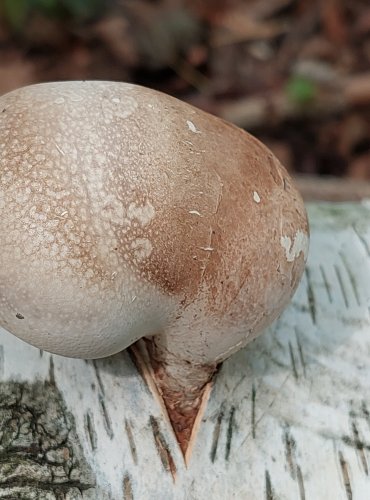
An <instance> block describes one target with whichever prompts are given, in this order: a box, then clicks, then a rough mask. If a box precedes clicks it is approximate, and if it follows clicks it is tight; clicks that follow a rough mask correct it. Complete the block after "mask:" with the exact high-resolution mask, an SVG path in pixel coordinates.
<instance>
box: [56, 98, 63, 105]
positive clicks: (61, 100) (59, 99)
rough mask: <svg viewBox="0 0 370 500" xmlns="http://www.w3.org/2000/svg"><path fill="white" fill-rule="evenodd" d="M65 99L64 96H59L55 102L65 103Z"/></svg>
mask: <svg viewBox="0 0 370 500" xmlns="http://www.w3.org/2000/svg"><path fill="white" fill-rule="evenodd" d="M64 100H65V99H64V97H57V98H56V99H55V101H54V102H55V104H63V103H64Z"/></svg>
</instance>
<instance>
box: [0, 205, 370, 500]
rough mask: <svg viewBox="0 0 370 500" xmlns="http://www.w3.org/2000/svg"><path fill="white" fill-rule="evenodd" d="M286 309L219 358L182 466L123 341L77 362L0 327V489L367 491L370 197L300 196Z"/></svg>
mask: <svg viewBox="0 0 370 500" xmlns="http://www.w3.org/2000/svg"><path fill="white" fill-rule="evenodd" d="M309 215H310V221H311V231H312V238H311V241H312V243H311V249H310V256H309V261H308V265H307V269H306V273H305V277H304V279H303V281H302V283H301V286H300V288H299V289H298V291H297V293H296V295H295V297H294V298H293V301H292V303H291V305H290V307H289V308H288V310H287V311H286V312H285V313H284V314H283V315H282V316H281V318H280V319H279V320H278V321H277V323H275V324H274V326H273V327H272V328H270V329H269V331H268V332H266V333H265V334H264V335H263V336H262V337H260V338H258V339H257V340H256V341H255V342H254V343H253V344H252V345H250V346H248V347H247V348H245V349H243V350H241V351H240V352H238V353H237V354H236V355H234V356H232V357H231V358H230V359H229V360H227V361H226V362H225V363H224V364H223V366H222V368H221V369H220V371H219V373H218V374H217V377H216V379H215V382H214V385H213V388H212V391H211V394H210V397H209V401H208V404H207V406H206V408H205V410H204V413H203V415H202V419H201V421H200V425H199V431H198V436H197V439H196V441H195V445H194V448H193V451H192V456H191V458H190V462H189V464H188V467H186V466H185V464H184V459H183V457H182V454H181V451H180V449H179V446H178V444H177V442H176V440H175V438H174V435H173V432H172V430H171V428H170V426H169V425H168V422H167V419H166V417H165V415H164V414H163V412H162V409H161V406H160V405H159V404H158V401H157V400H156V399H155V398H154V397H153V396H152V393H151V392H150V389H149V388H148V386H147V385H146V383H145V381H144V380H143V378H142V377H141V376H140V375H139V374H138V372H137V370H136V368H135V365H134V364H133V362H132V360H131V358H130V356H129V353H127V352H122V353H120V354H118V355H116V356H114V357H111V358H107V359H102V360H97V361H88V362H87V361H83V360H75V359H66V358H61V357H59V356H53V355H50V354H48V353H45V352H44V353H43V352H40V351H39V350H38V349H35V348H33V347H30V346H28V345H26V344H24V343H23V342H21V341H20V340H18V339H16V338H15V337H13V336H11V335H10V334H8V333H7V332H5V331H4V330H1V331H0V344H1V349H0V374H1V381H0V395H1V397H0V498H7V499H18V498H19V499H22V500H23V499H24V500H26V499H68V500H72V499H79V498H83V499H97V500H105V499H113V500H120V499H126V500H132V499H134V500H157V499H158V500H172V499H174V500H193V499H194V500H203V499H212V500H216V499H222V500H229V499H237V500H239V499H241V500H244V499H246V500H254V499H256V500H273V499H281V500H291V499H292V500H294V499H298V500H327V499H330V500H331V499H335V500H350V499H353V500H366V499H368V498H370V477H369V468H370V390H369V389H370V312H369V306H370V208H369V207H368V206H366V205H365V204H363V205H361V204H358V205H348V204H344V205H335V204H321V205H312V206H310V207H309Z"/></svg>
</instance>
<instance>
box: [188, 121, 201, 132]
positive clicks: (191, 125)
mask: <svg viewBox="0 0 370 500" xmlns="http://www.w3.org/2000/svg"><path fill="white" fill-rule="evenodd" d="M186 124H187V126H188V127H189V130H190V131H191V132H193V133H194V134H200V133H201V132H200V130H198V129H197V127H196V126H195V125H194V123H193V122H191V121H190V120H186Z"/></svg>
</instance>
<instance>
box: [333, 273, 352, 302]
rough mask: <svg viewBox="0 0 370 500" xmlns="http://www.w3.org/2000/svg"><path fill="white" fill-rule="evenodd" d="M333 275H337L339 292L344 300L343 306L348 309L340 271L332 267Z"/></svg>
mask: <svg viewBox="0 0 370 500" xmlns="http://www.w3.org/2000/svg"><path fill="white" fill-rule="evenodd" d="M334 270H335V274H336V275H337V279H338V283H339V287H340V291H341V292H342V296H343V300H344V305H345V306H346V308H347V309H348V307H349V302H348V295H347V290H346V287H345V286H344V282H343V278H342V274H341V272H340V269H339V267H338V266H336V265H335V266H334Z"/></svg>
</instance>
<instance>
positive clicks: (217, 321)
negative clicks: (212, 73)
mask: <svg viewBox="0 0 370 500" xmlns="http://www.w3.org/2000/svg"><path fill="white" fill-rule="evenodd" d="M0 137H1V140H0V263H1V266H0V325H1V326H3V327H4V328H5V329H7V330H8V331H9V332H11V333H13V334H15V335H17V336H18V337H20V338H21V339H23V340H24V341H27V342H29V343H31V344H33V345H34V346H37V347H39V348H41V349H44V350H47V351H50V352H53V353H57V354H60V355H63V356H71V357H79V358H99V357H104V356H109V355H111V354H114V353H117V352H118V351H120V350H122V349H125V348H127V347H128V346H130V345H132V344H134V343H135V342H137V341H139V339H145V340H141V341H140V342H141V344H140V345H141V347H140V349H136V352H139V351H140V352H143V347H145V352H146V353H147V355H146V358H145V355H143V358H142V359H144V358H145V359H147V362H148V363H149V365H148V366H149V369H150V373H151V376H152V381H154V384H155V387H156V388H157V390H158V394H160V395H161V397H162V401H163V402H164V404H165V407H166V409H167V412H168V416H169V418H170V421H171V423H172V426H173V428H174V431H175V433H176V436H177V438H178V441H179V443H180V446H181V449H182V451H183V452H184V453H185V452H186V449H187V447H188V444H189V439H190V436H191V431H192V428H193V425H194V421H195V419H196V416H197V413H198V410H199V407H200V405H201V400H202V395H203V393H204V388H205V387H206V386H207V384H208V383H209V381H210V380H211V379H212V376H213V374H214V373H215V370H216V368H217V366H218V365H219V363H221V362H222V361H223V360H225V359H226V358H227V357H229V356H230V355H231V354H232V353H233V352H235V351H236V350H238V349H239V348H240V347H242V346H244V345H245V344H246V343H247V342H249V341H250V340H252V339H253V338H255V337H256V335H258V334H259V333H260V332H261V331H262V330H263V329H264V328H265V327H267V326H268V325H269V324H270V323H271V322H272V321H273V320H274V319H275V318H276V317H277V316H278V315H279V314H280V313H281V311H282V310H283V309H284V307H285V306H286V305H287V303H288V302H289V300H290V298H291V296H292V295H293V292H294V291H295V289H296V287H297V285H298V281H299V279H300V277H301V274H302V272H303V268H304V264H305V258H306V254H307V248H308V224H307V217H306V212H305V209H304V205H303V202H302V199H301V197H300V195H299V193H298V192H297V190H296V188H295V187H294V185H293V184H292V180H291V179H290V177H289V175H288V174H287V172H286V170H285V169H284V168H283V167H282V166H281V165H280V163H279V162H278V160H277V159H276V158H275V157H274V156H273V154H272V153H271V152H270V151H269V150H268V149H267V148H266V147H264V146H263V145H262V144H261V143H260V142H259V141H257V140H256V139H255V138H254V137H252V136H251V135H249V134H248V133H246V132H244V131H243V130H241V129H239V128H237V127H235V126H233V125H231V124H229V123H226V122H224V121H223V120H221V119H219V118H216V117H214V116H211V115H209V114H207V113H205V112H203V111H200V110H198V109H196V108H194V107H192V106H190V105H188V104H185V103H183V102H181V101H179V100H177V99H174V98H172V97H169V96H167V95H165V94H162V93H160V92H156V91H154V90H150V89H147V88H144V87H140V86H136V85H131V84H124V83H114V82H60V83H47V84H39V85H32V86H29V87H25V88H21V89H19V90H16V91H13V92H11V93H9V94H7V95H4V96H2V97H1V98H0Z"/></svg>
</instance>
